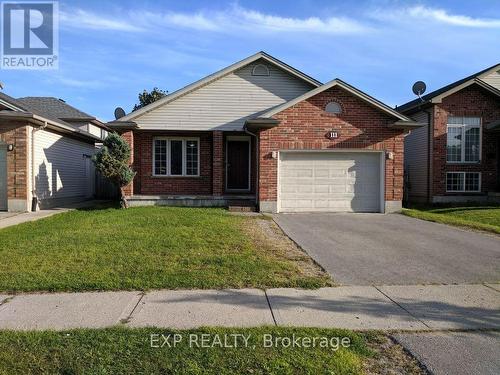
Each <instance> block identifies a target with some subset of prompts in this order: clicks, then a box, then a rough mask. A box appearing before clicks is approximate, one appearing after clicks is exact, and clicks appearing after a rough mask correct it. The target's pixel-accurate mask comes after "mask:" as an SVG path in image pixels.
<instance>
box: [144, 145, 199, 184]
mask: <svg viewBox="0 0 500 375" xmlns="http://www.w3.org/2000/svg"><path fill="white" fill-rule="evenodd" d="M199 145H200V141H199V139H198V138H155V139H154V140H153V175H155V176H199V175H200V146H199Z"/></svg>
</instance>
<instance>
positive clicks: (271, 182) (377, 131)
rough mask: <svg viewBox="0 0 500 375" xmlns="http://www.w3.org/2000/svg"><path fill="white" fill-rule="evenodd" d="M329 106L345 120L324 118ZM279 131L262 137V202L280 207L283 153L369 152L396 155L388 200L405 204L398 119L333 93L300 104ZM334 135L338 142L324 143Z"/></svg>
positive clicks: (388, 171)
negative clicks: (279, 165)
mask: <svg viewBox="0 0 500 375" xmlns="http://www.w3.org/2000/svg"><path fill="white" fill-rule="evenodd" d="M331 101H335V102H338V103H339V104H340V105H341V106H342V114H341V115H338V116H337V115H333V114H329V113H326V112H325V111H324V108H325V106H326V104H328V103H329V102H331ZM274 117H275V118H276V119H278V120H279V121H280V124H279V126H277V127H276V128H273V129H270V130H266V131H263V132H261V133H260V175H259V180H260V183H259V199H260V200H261V201H276V198H277V160H276V159H275V158H273V156H272V152H273V151H279V150H292V149H293V150H297V149H300V150H311V149H313V150H318V149H339V148H342V149H366V150H381V151H382V150H383V151H386V152H392V153H393V156H394V158H393V160H389V159H386V160H385V200H386V201H401V200H402V198H403V131H402V130H395V129H389V128H388V127H387V125H388V124H390V123H394V122H395V119H394V118H393V117H390V116H388V115H386V114H384V113H383V112H381V111H380V110H377V109H375V108H374V107H372V106H370V105H368V104H367V103H365V102H364V101H362V100H361V99H359V98H358V97H356V96H353V95H352V94H350V93H348V92H347V91H345V90H343V89H341V88H339V87H333V88H331V89H328V90H326V91H324V92H322V93H319V94H318V95H316V96H314V97H312V98H309V99H307V100H305V101H302V102H300V103H298V104H296V105H294V106H293V107H290V108H288V109H286V110H284V111H283V112H281V113H278V114H277V115H276V116H274ZM332 129H337V130H338V131H339V134H340V135H339V137H338V138H337V139H334V140H330V139H328V138H326V134H327V132H329V131H331V130H332Z"/></svg>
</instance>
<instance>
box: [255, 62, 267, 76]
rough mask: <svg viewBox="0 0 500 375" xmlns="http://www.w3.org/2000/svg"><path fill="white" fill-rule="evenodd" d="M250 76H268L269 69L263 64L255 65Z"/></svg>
mask: <svg viewBox="0 0 500 375" xmlns="http://www.w3.org/2000/svg"><path fill="white" fill-rule="evenodd" d="M252 75H253V76H268V75H270V74H269V68H268V67H267V66H265V65H264V64H257V65H255V66H254V67H253V69H252Z"/></svg>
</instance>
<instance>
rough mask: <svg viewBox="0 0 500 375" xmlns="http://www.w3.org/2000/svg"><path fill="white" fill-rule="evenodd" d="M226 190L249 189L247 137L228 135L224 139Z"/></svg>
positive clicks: (248, 139) (248, 142) (248, 141)
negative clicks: (225, 139)
mask: <svg viewBox="0 0 500 375" xmlns="http://www.w3.org/2000/svg"><path fill="white" fill-rule="evenodd" d="M226 190H228V191H249V190H250V138H249V137H228V139H227V141H226Z"/></svg>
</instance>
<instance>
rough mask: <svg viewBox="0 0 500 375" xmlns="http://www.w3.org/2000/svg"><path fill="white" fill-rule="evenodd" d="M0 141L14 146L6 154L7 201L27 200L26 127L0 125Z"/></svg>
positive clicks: (21, 125)
mask: <svg viewBox="0 0 500 375" xmlns="http://www.w3.org/2000/svg"><path fill="white" fill-rule="evenodd" d="M0 141H2V142H4V143H6V144H12V145H14V149H13V150H12V151H8V152H7V199H9V200H11V199H16V200H27V199H28V178H29V170H28V126H27V125H26V124H21V123H17V124H16V123H11V124H2V125H0Z"/></svg>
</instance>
